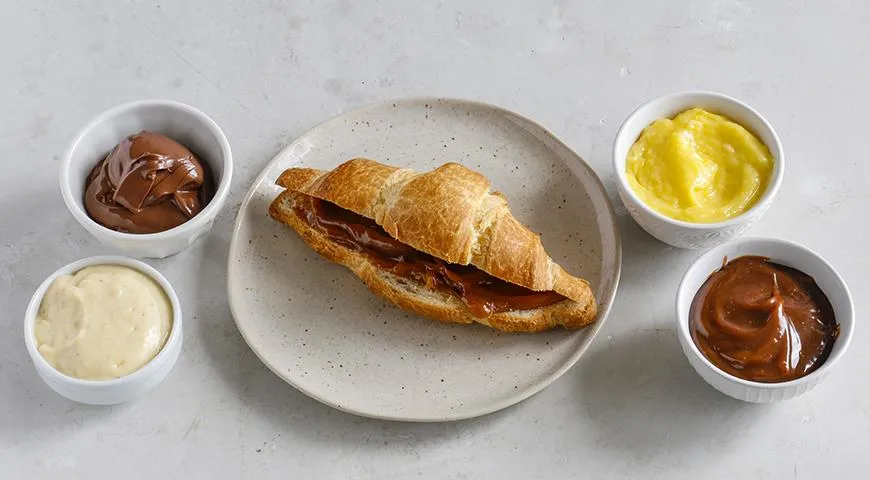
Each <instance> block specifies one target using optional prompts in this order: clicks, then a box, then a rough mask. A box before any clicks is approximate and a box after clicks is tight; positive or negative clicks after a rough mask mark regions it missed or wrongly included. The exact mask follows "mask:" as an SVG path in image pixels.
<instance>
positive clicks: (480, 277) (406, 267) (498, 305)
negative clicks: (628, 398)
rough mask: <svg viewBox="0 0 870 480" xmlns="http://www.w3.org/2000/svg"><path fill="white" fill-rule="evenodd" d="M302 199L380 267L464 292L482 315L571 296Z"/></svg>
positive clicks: (311, 218) (316, 219)
mask: <svg viewBox="0 0 870 480" xmlns="http://www.w3.org/2000/svg"><path fill="white" fill-rule="evenodd" d="M308 200H310V202H298V203H297V204H296V206H295V207H294V210H295V211H296V213H297V215H299V217H300V218H302V219H304V220H305V221H306V222H307V223H308V224H309V225H311V226H312V227H314V228H316V229H318V230H320V231H321V232H324V233H325V234H326V235H327V236H328V237H329V239H330V240H332V241H333V242H335V243H337V244H339V245H342V246H344V247H347V248H350V249H353V250H356V251H358V252H360V253H363V254H365V255H366V256H367V257H368V258H369V259H370V260H371V261H373V262H374V263H375V264H376V265H378V266H379V267H380V268H383V269H385V270H388V271H390V272H391V273H393V274H394V275H398V276H400V277H404V278H410V279H413V280H415V281H417V282H420V283H422V284H424V285H426V286H427V287H428V288H432V289H439V290H444V289H446V290H449V291H451V292H453V293H454V294H456V295H458V296H459V298H461V299H462V301H463V302H464V303H465V304H466V305H467V306H468V310H469V311H470V312H471V313H472V315H474V316H475V317H478V318H486V317H488V316H490V315H492V314H493V313H500V312H511V311H517V310H533V309H536V308H540V307H545V306H547V305H552V304H554V303H558V302H561V301H562V300H565V297H564V296H563V295H560V294H558V293H556V292H552V291H550V292H536V291H534V290H530V289H528V288H526V287H521V286H519V285H516V284H513V283H510V282H506V281H504V280H501V279H499V278H496V277H493V276H492V275H490V274H488V273H486V272H484V271H483V270H480V269H479V268H477V267H474V266H471V265H458V264H455V263H448V262H445V261H444V260H441V259H439V258H435V257H433V256H431V255H429V254H426V253H423V252H421V251H419V250H415V249H414V248H412V247H410V246H408V245H405V244H404V243H402V242H400V241H398V240H396V239H394V238H393V237H391V236H390V235H389V234H388V233H387V232H385V231H384V229H383V228H381V227H380V225H378V224H377V223H375V222H374V220H371V219H369V218H366V217H363V216H362V215H358V214H356V213H354V212H351V211H350V210H346V209H344V208H341V207H339V206H338V205H335V204H334V203H330V202H327V201H324V200H320V199H317V198H311V197H309V198H308Z"/></svg>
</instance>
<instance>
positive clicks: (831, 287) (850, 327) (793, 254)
mask: <svg viewBox="0 0 870 480" xmlns="http://www.w3.org/2000/svg"><path fill="white" fill-rule="evenodd" d="M744 256H760V257H766V258H768V259H769V260H770V261H771V262H774V263H776V264H779V265H783V266H785V267H791V268H793V269H796V270H798V271H800V272H803V273H805V274H806V275H809V276H810V277H812V278H813V279H814V280H815V283H816V285H818V287H819V289H821V291H822V292H823V293H824V295H825V296H826V297H827V299H828V300H829V301H830V304H831V307H833V311H834V319H835V321H836V323H837V324H838V326H839V332H838V335H837V336H836V338H835V339H834V340H833V346H832V348H831V349H830V354H829V355H828V356H827V358H825V359H824V361H823V362H822V363H821V365H820V366H819V367H818V368H816V369H815V370H813V371H811V372H810V373H808V374H806V375H804V376H802V377H800V378H796V379H794V380H788V381H782V382H760V381H750V380H745V379H742V378H738V377H737V376H734V375H732V374H730V373H728V372H726V371H724V370H723V369H721V368H719V367H717V366H716V365H715V364H714V363H713V362H712V361H711V360H710V359H709V358H707V356H705V355H704V353H703V352H702V351H701V349H699V348H698V345H697V344H696V343H695V341H694V339H693V338H692V328H691V324H690V323H691V320H690V319H691V317H690V315H691V313H692V312H691V310H692V302H693V300H694V299H695V296H696V294H697V293H698V291H699V290H700V289H701V288H702V286H703V285H704V284H705V282H706V281H707V279H708V278H710V276H711V274H713V273H714V272H716V271H717V270H719V269H720V268H722V265H723V261H724V260H725V259H727V260H728V261H731V260H734V259H737V258H739V257H744ZM676 311H677V312H676V313H677V323H678V325H677V334H678V336H679V339H680V344H681V345H682V347H683V353H685V354H686V358H688V360H689V363H690V364H691V365H692V367H693V368H694V369H695V371H696V372H698V374H699V375H701V377H702V378H703V379H704V380H705V381H706V382H707V383H709V384H710V385H711V386H713V387H714V388H715V389H716V390H719V391H720V392H722V393H724V394H726V395H728V396H730V397H733V398H736V399H738V400H743V401H745V402H751V403H770V402H775V401H780V400H786V399H789V398H794V397H797V396H799V395H802V394H804V393H806V392H808V391H809V390H811V389H812V388H814V387H816V386H817V385H818V384H819V383H821V381H822V380H823V379H824V378H825V377H827V375H828V373H830V371H831V369H833V368H834V365H836V364H837V362H839V360H840V358H842V356H843V355H844V354H845V352H846V349H847V348H848V346H849V343H851V340H852V337H853V335H854V329H855V313H854V305H853V303H852V295H851V294H850V293H849V288H848V287H847V286H846V283H845V282H844V281H843V279H842V277H840V275H839V274H838V273H837V271H836V270H835V269H834V267H833V266H831V264H829V263H828V262H827V261H825V260H824V259H823V258H822V257H821V256H819V255H818V254H817V253H815V252H813V251H812V250H810V249H808V248H807V247H804V246H802V245H799V244H797V243H793V242H789V241H786V240H778V239H773V238H745V239H740V240H737V241H734V242H730V243H727V244H724V245H720V246H718V247H716V248H713V249H711V250H709V251H708V252H706V253H705V254H704V255H702V256H701V257H700V258H698V259H697V260H696V261H695V262H694V263H693V264H692V265H691V266H690V267H689V269H688V270H687V271H686V274H685V275H684V276H683V280H682V281H681V282H680V286H679V288H678V290H677V302H676Z"/></svg>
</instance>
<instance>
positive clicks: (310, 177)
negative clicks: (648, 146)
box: [269, 158, 596, 332]
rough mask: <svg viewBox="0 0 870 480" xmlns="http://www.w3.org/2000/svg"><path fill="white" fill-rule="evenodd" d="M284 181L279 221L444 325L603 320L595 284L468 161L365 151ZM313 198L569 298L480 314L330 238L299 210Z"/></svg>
mask: <svg viewBox="0 0 870 480" xmlns="http://www.w3.org/2000/svg"><path fill="white" fill-rule="evenodd" d="M276 183H277V184H278V185H280V186H282V187H284V188H285V189H286V190H285V191H284V192H283V193H281V194H280V195H279V196H278V197H277V198H276V199H275V201H274V202H273V203H272V205H271V207H270V209H269V213H270V215H271V216H272V218H274V219H275V220H278V221H280V222H282V223H285V224H288V225H290V226H291V227H293V228H294V229H295V230H296V231H297V232H298V233H299V234H300V236H302V238H303V239H304V240H305V241H306V243H308V244H309V246H311V247H312V248H313V249H314V250H316V251H317V252H318V253H320V254H321V255H323V256H324V257H326V258H327V259H329V260H331V261H333V262H336V263H339V264H342V265H344V266H346V267H348V268H350V269H351V270H352V271H353V272H354V273H356V274H357V276H359V277H360V278H361V279H362V280H363V281H365V282H366V284H367V285H368V286H369V287H370V288H371V290H373V291H374V292H375V293H377V294H379V295H381V296H382V297H384V298H387V299H388V300H390V301H392V302H393V303H396V304H397V305H399V306H401V307H403V308H406V309H409V310H412V311H414V312H416V313H419V314H421V315H424V316H427V317H430V318H434V319H436V320H441V321H445V322H455V323H471V322H478V323H482V324H484V325H488V326H490V327H493V328H497V329H500V330H505V331H514V332H517V331H525V332H532V331H541V330H546V329H549V328H553V327H555V326H564V327H566V328H580V327H583V326H586V325H588V324H589V323H592V322H593V321H594V320H595V315H596V305H595V299H594V297H593V294H592V290H591V289H590V287H589V283H588V282H586V281H585V280H582V279H579V278H576V277H573V276H571V275H570V274H568V273H567V272H565V271H564V270H563V269H562V267H560V266H559V265H558V264H556V263H555V262H553V260H552V259H551V258H550V257H549V256H548V255H547V253H546V252H545V251H544V247H543V245H542V244H541V241H540V239H539V238H538V235H536V234H535V233H533V232H532V231H530V230H529V229H528V228H526V227H525V226H524V225H522V224H521V223H520V222H518V221H517V220H516V219H515V218H514V217H513V215H512V214H511V212H510V210H509V208H508V205H507V200H506V199H505V198H504V196H503V195H501V194H500V193H498V192H493V191H491V184H490V182H489V180H487V179H486V177H484V176H483V175H481V174H479V173H477V172H474V171H472V170H469V169H467V168H465V167H463V166H462V165H458V164H455V163H447V164H445V165H442V166H441V167H439V168H437V169H435V170H433V171H431V172H427V173H422V174H419V173H415V172H413V171H412V170H408V169H403V168H396V167H392V166H389V165H383V164H381V163H378V162H375V161H373V160H367V159H362V158H357V159H353V160H350V161H347V162H345V163H343V164H341V165H339V166H338V167H336V168H335V169H333V170H331V171H328V172H324V171H321V170H315V169H310V168H291V169H289V170H286V171H284V172H283V173H282V174H281V176H280V177H279V178H278V180H277V182H276ZM312 198H317V199H320V200H324V201H327V202H331V203H333V204H336V205H338V206H339V207H341V208H344V209H347V210H350V211H352V212H354V213H356V214H359V215H362V216H364V217H366V218H369V219H372V220H374V221H375V222H376V223H377V224H378V225H380V226H381V227H382V228H383V229H384V230H385V231H386V232H387V233H388V234H389V235H390V236H392V237H393V238H394V239H396V240H398V241H400V242H402V243H404V244H406V245H409V246H411V247H413V248H414V249H416V250H419V251H421V252H425V253H427V254H429V255H432V256H433V257H437V258H440V259H442V260H444V261H446V262H449V263H454V264H460V265H473V266H475V267H477V268H479V269H480V270H483V271H484V272H486V273H488V274H490V275H492V276H494V277H497V278H499V279H502V280H505V281H507V282H510V283H513V284H516V285H520V286H522V287H525V288H527V289H529V290H533V291H538V292H545V291H554V292H556V293H558V294H560V295H563V296H564V297H566V298H565V299H564V300H563V301H559V302H557V303H554V304H552V305H548V306H544V307H539V308H535V309H531V310H513V311H505V312H498V313H493V314H491V315H489V316H488V317H485V318H479V317H476V316H474V315H473V314H472V313H471V312H470V311H469V309H468V308H467V307H466V305H465V304H464V303H463V302H462V300H461V299H460V298H459V297H458V296H457V295H455V294H453V293H452V292H445V291H443V290H437V289H432V288H429V287H427V286H426V285H423V284H420V283H417V282H414V281H412V280H409V279H408V278H404V277H399V276H397V275H394V274H392V273H391V272H390V271H388V270H385V269H383V268H380V267H379V266H377V265H376V264H375V263H374V262H372V261H370V259H369V258H368V257H366V255H365V254H362V253H360V252H358V251H355V250H353V249H350V248H347V247H344V246H342V245H340V244H337V243H335V242H333V241H332V240H330V238H329V236H328V235H327V234H326V233H325V232H323V231H320V230H319V229H318V228H315V227H314V226H312V225H310V224H309V223H308V222H307V221H305V220H304V219H303V218H301V216H300V215H299V214H297V212H296V210H295V209H294V208H295V207H299V206H302V207H304V206H305V205H307V204H306V202H310V201H311V199H312Z"/></svg>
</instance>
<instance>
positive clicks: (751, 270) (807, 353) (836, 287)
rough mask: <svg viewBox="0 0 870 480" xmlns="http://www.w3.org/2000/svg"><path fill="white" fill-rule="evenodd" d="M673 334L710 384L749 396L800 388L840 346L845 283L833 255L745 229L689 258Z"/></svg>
mask: <svg viewBox="0 0 870 480" xmlns="http://www.w3.org/2000/svg"><path fill="white" fill-rule="evenodd" d="M676 311H677V321H678V323H679V325H678V329H677V331H678V335H679V338H680V343H681V344H682V347H683V352H684V353H685V354H686V357H687V358H688V359H689V363H691V364H692V366H693V367H694V368H695V370H696V371H697V372H698V373H699V374H700V375H701V377H703V378H704V380H706V381H707V382H708V383H709V384H710V385H712V386H713V387H714V388H716V389H717V390H719V391H721V392H723V393H725V394H726V395H729V396H731V397H734V398H737V399H740V400H744V401H747V402H753V403H767V402H773V401H778V400H785V399H788V398H792V397H795V396H798V395H801V394H803V393H805V392H807V391H808V390H810V389H812V388H813V387H815V386H816V385H818V384H819V382H821V381H822V379H824V378H825V377H826V376H827V375H828V373H829V372H830V371H831V369H832V368H834V366H835V365H836V364H837V363H838V362H839V360H840V359H841V358H842V356H843V354H844V353H845V352H846V350H847V348H848V346H849V344H850V342H851V339H852V336H853V334H854V328H855V314H854V305H853V302H852V296H851V294H850V293H849V288H848V287H847V286H846V283H845V282H844V281H843V279H842V277H840V275H839V274H838V273H837V271H836V270H835V269H834V267H833V266H831V264H829V263H828V262H827V261H825V260H824V259H823V258H822V257H821V256H819V255H818V254H817V253H815V252H813V251H812V250H810V249H808V248H806V247H804V246H802V245H798V244H796V243H792V242H788V241H785V240H778V239H772V238H744V239H738V240H736V241H733V242H730V243H727V244H724V245H720V246H718V247H715V248H713V249H711V250H710V251H708V252H707V253H705V254H704V255H702V256H701V257H700V258H699V259H698V260H696V261H695V263H694V264H692V266H690V267H689V269H688V270H687V272H686V274H685V276H684V277H683V280H682V282H681V283H680V286H679V289H678V291H677V304H676Z"/></svg>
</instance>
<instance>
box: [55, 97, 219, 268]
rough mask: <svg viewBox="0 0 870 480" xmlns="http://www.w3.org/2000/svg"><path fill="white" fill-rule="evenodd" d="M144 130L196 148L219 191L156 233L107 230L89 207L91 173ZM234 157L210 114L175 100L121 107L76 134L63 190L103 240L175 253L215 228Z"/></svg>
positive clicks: (118, 246) (142, 251)
mask: <svg viewBox="0 0 870 480" xmlns="http://www.w3.org/2000/svg"><path fill="white" fill-rule="evenodd" d="M141 131H150V132H155V133H160V134H163V135H165V136H167V137H169V138H171V139H173V140H175V141H177V142H179V143H180V144H182V145H183V146H185V147H187V148H188V149H190V150H191V151H192V152H194V153H195V154H196V155H197V156H198V157H199V158H200V159H201V161H202V162H204V163H205V164H206V165H207V167H208V170H209V171H210V173H211V177H212V180H213V185H214V195H213V196H212V197H211V199H210V200H209V201H208V204H206V205H205V207H204V208H203V209H202V210H201V211H199V212H198V213H197V214H196V215H194V216H193V217H191V218H190V219H189V220H187V221H186V222H184V223H182V224H180V225H178V226H176V227H173V228H170V229H168V230H164V231H162V232H157V233H125V232H119V231H116V230H112V229H110V228H107V227H105V226H103V225H101V224H100V223H98V222H97V221H95V220H94V219H93V218H91V217H90V216H89V215H88V213H87V211H86V209H85V188H86V183H87V180H88V176H89V175H90V173H91V171H92V170H93V169H94V167H95V166H96V165H97V164H98V163H99V162H100V161H102V160H103V159H104V158H105V157H106V155H107V154H108V153H109V152H110V151H112V149H113V148H114V147H115V146H116V145H118V144H119V142H121V141H123V140H124V139H125V138H127V137H128V136H130V135H134V134H136V133H139V132H141ZM232 176H233V156H232V151H231V150H230V144H229V142H228V141H227V137H226V135H224V133H223V131H222V130H221V129H220V127H219V126H218V125H217V123H215V122H214V120H212V119H211V118H209V117H208V116H207V115H206V114H204V113H202V112H201V111H199V110H197V109H195V108H193V107H191V106H189V105H185V104H183V103H179V102H175V101H172V100H143V101H136V102H131V103H126V104H123V105H119V106H117V107H114V108H112V109H110V110H107V111H105V112H103V113H102V114H100V115H98V116H97V117H96V118H94V119H93V120H91V121H90V122H89V123H88V124H87V125H86V126H85V127H84V128H83V129H82V130H81V131H80V132H79V133H78V135H76V137H75V139H74V140H73V142H72V143H71V144H70V147H69V148H68V149H67V151H66V152H65V153H64V156H63V159H62V161H61V166H60V189H61V195H62V196H63V199H64V203H66V206H67V208H68V209H69V211H70V213H71V214H72V216H73V217H74V218H75V219H76V220H77V221H78V222H79V223H80V224H81V225H82V226H83V227H84V228H85V230H87V231H88V232H90V233H91V235H93V236H94V237H95V238H96V239H97V240H98V241H99V242H100V243H102V244H103V245H105V246H107V247H110V248H113V249H115V250H117V251H119V252H123V253H125V254H127V255H131V256H134V257H150V258H163V257H168V256H170V255H174V254H176V253H178V252H180V251H182V250H184V249H186V248H187V247H189V246H190V245H191V244H193V242H195V241H196V240H197V239H198V238H199V237H201V236H203V235H205V234H206V233H208V232H209V231H210V230H211V227H212V225H213V224H214V219H215V217H216V216H217V214H218V212H219V211H220V210H221V208H222V207H223V205H224V203H225V202H226V198H227V195H228V194H229V189H230V182H231V180H232Z"/></svg>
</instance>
